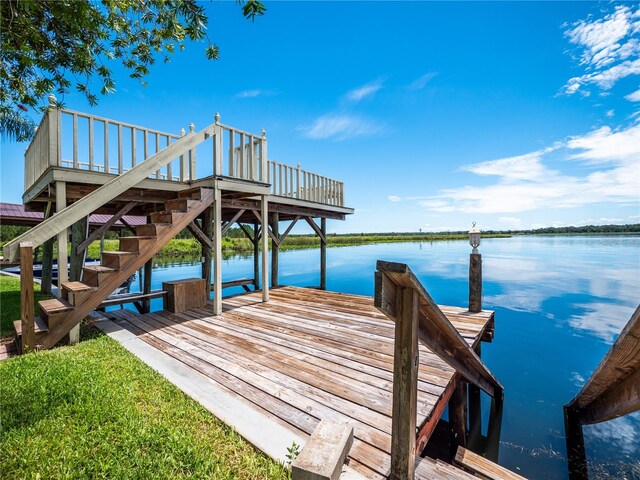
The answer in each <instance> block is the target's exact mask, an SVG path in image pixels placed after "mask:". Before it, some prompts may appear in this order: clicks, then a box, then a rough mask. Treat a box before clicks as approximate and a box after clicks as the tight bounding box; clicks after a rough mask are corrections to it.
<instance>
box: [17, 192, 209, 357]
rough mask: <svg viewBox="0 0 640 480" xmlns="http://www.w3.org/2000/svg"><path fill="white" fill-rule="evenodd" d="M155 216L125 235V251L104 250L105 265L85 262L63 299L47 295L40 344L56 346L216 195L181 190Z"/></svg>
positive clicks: (42, 309) (19, 341)
mask: <svg viewBox="0 0 640 480" xmlns="http://www.w3.org/2000/svg"><path fill="white" fill-rule="evenodd" d="M179 195H180V198H177V199H174V200H168V201H167V202H165V206H164V210H163V211H161V212H156V213H153V214H152V215H151V223H148V224H146V225H141V226H139V227H136V234H137V235H136V236H133V237H121V238H120V251H117V252H103V253H102V263H101V265H97V266H92V267H84V268H83V272H82V281H80V282H67V283H63V284H62V285H61V298H59V299H58V298H54V299H51V300H42V301H40V302H39V305H40V316H39V317H36V319H35V332H36V345H37V346H38V348H45V349H48V348H51V347H53V346H54V345H55V344H56V343H58V342H59V341H60V340H61V339H62V338H63V337H64V336H65V335H66V334H68V333H69V331H70V330H71V329H72V328H73V327H75V326H76V325H77V324H78V323H79V322H80V321H81V320H82V319H83V318H85V317H86V316H87V315H88V314H89V313H90V312H91V311H93V310H95V309H96V308H97V307H98V305H100V303H102V301H103V300H104V299H105V298H106V297H107V296H108V295H109V294H111V293H112V292H113V291H114V290H115V289H116V288H118V287H119V286H120V285H121V284H122V283H123V282H124V281H125V280H127V279H128V278H129V277H130V276H131V275H133V273H134V272H136V271H137V270H138V269H140V268H141V267H142V266H143V265H144V264H145V263H146V262H147V261H148V260H150V259H151V258H152V257H153V256H154V255H155V254H156V253H157V252H158V251H160V249H161V248H162V247H163V246H164V245H165V244H166V243H167V242H168V241H169V240H171V239H172V238H173V237H175V236H176V235H177V234H178V233H179V232H180V231H182V230H183V229H184V228H186V227H187V225H188V224H189V223H190V222H191V221H193V220H194V219H195V218H196V217H197V216H198V215H199V214H200V213H202V212H203V211H204V210H205V209H206V208H207V207H208V206H209V205H211V203H212V202H213V199H214V194H213V190H210V189H207V188H200V189H196V190H189V191H185V192H180V194H179ZM13 325H14V329H15V333H16V345H17V347H18V351H20V352H21V351H22V331H21V330H22V326H21V321H20V320H16V321H15V322H14V324H13Z"/></svg>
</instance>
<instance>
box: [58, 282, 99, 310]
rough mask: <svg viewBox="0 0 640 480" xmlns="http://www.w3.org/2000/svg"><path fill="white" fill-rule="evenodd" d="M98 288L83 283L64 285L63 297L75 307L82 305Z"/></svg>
mask: <svg viewBox="0 0 640 480" xmlns="http://www.w3.org/2000/svg"><path fill="white" fill-rule="evenodd" d="M95 290H96V288H95V287H92V286H90V285H87V284H86V283H83V282H67V283H63V284H62V296H63V298H66V300H67V301H68V302H69V303H70V304H71V305H73V306H76V305H80V304H81V303H83V302H84V301H85V300H86V298H87V297H89V296H91V295H92V294H93V292H95Z"/></svg>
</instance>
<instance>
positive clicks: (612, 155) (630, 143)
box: [566, 124, 640, 164]
mask: <svg viewBox="0 0 640 480" xmlns="http://www.w3.org/2000/svg"><path fill="white" fill-rule="evenodd" d="M566 146H567V148H569V149H571V150H581V151H580V152H579V153H575V154H573V155H572V156H571V158H572V159H579V160H587V161H589V162H590V163H594V164H595V163H612V162H613V163H617V162H621V161H627V160H631V161H635V162H638V159H640V124H638V125H634V126H632V127H629V128H626V129H623V130H619V131H613V130H611V128H609V127H607V126H604V127H602V128H599V129H597V130H594V131H592V132H590V133H588V134H587V135H579V136H574V137H571V138H570V139H569V140H568V141H567V144H566Z"/></svg>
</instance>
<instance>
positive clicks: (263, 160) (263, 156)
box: [260, 128, 269, 183]
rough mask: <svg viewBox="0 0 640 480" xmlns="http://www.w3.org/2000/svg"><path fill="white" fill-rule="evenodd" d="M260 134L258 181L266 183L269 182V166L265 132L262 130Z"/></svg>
mask: <svg viewBox="0 0 640 480" xmlns="http://www.w3.org/2000/svg"><path fill="white" fill-rule="evenodd" d="M260 133H262V137H261V138H260V181H261V182H263V183H267V182H268V181H269V180H268V178H269V173H268V168H269V165H268V163H267V132H266V131H265V129H264V128H263V129H262V132H260Z"/></svg>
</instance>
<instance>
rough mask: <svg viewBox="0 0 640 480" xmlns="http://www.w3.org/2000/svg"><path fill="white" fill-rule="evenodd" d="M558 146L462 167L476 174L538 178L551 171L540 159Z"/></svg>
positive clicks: (522, 178) (523, 178)
mask: <svg viewBox="0 0 640 480" xmlns="http://www.w3.org/2000/svg"><path fill="white" fill-rule="evenodd" d="M556 148H557V147H549V148H546V149H544V150H538V151H536V152H531V153H526V154H524V155H518V156H515V157H508V158H501V159H498V160H491V161H488V162H481V163H476V164H473V165H468V166H465V167H462V169H463V170H466V171H468V172H472V173H475V174H476V175H496V176H499V177H504V178H511V179H518V180H536V179H540V178H542V177H544V176H545V175H547V174H548V173H549V172H548V171H547V169H546V168H545V167H544V166H543V165H542V163H541V161H540V159H541V157H542V156H543V155H544V154H546V153H549V152H551V151H553V150H555V149H556Z"/></svg>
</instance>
